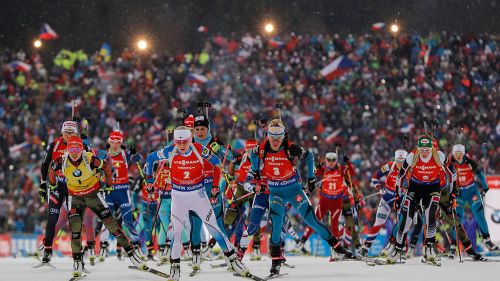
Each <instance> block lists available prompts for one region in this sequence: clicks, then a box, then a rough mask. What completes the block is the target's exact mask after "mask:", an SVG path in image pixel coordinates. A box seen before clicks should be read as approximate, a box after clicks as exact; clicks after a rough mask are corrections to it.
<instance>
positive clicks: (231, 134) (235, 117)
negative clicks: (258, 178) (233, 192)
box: [221, 115, 238, 184]
mask: <svg viewBox="0 0 500 281" xmlns="http://www.w3.org/2000/svg"><path fill="white" fill-rule="evenodd" d="M232 119H233V127H232V128H231V132H229V137H228V140H227V144H226V151H225V152H224V159H223V160H222V165H221V166H222V169H224V164H225V163H226V158H227V153H228V151H229V143H230V142H231V139H232V138H233V133H234V127H235V126H236V121H238V117H237V116H236V115H233V118H232ZM228 184H229V182H228Z"/></svg>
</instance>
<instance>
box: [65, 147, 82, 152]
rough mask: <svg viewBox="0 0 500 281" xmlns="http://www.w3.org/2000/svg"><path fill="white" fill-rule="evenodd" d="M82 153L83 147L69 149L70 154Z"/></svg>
mask: <svg viewBox="0 0 500 281" xmlns="http://www.w3.org/2000/svg"><path fill="white" fill-rule="evenodd" d="M81 151H82V148H81V147H70V148H68V152H69V153H79V152H81Z"/></svg>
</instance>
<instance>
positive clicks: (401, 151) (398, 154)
mask: <svg viewBox="0 0 500 281" xmlns="http://www.w3.org/2000/svg"><path fill="white" fill-rule="evenodd" d="M406 156H408V152H406V150H404V149H398V150H396V152H394V159H395V160H398V159H402V160H404V159H406Z"/></svg>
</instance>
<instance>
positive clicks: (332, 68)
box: [320, 56, 354, 81]
mask: <svg viewBox="0 0 500 281" xmlns="http://www.w3.org/2000/svg"><path fill="white" fill-rule="evenodd" d="M352 67H354V65H353V64H352V62H351V61H350V60H349V59H348V58H347V57H346V56H340V57H338V58H336V59H335V60H334V61H332V62H331V63H330V64H328V65H327V66H325V67H324V68H323V69H321V71H320V73H321V75H322V76H323V77H325V79H326V80H328V81H331V80H333V79H334V78H335V77H339V76H341V75H342V74H344V73H345V72H347V71H348V70H349V69H351V68H352Z"/></svg>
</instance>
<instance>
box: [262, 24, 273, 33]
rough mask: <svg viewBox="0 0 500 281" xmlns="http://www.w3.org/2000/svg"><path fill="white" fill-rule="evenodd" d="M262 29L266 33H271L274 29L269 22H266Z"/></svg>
mask: <svg viewBox="0 0 500 281" xmlns="http://www.w3.org/2000/svg"><path fill="white" fill-rule="evenodd" d="M264 30H265V31H266V32H267V33H272V32H273V31H274V25H273V24H272V23H270V22H268V23H266V25H265V26H264Z"/></svg>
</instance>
